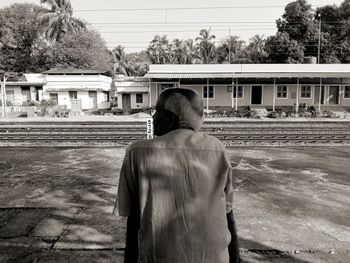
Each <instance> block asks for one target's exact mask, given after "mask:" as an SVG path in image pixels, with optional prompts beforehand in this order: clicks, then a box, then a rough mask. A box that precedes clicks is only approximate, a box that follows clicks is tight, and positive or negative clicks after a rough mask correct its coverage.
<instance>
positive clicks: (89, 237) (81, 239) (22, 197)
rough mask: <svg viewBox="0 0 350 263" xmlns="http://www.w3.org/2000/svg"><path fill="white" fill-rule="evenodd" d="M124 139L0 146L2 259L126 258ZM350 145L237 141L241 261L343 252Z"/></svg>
mask: <svg viewBox="0 0 350 263" xmlns="http://www.w3.org/2000/svg"><path fill="white" fill-rule="evenodd" d="M123 156H124V149H104V148H96V149H86V148H84V149H51V148H41V149H40V148H37V149H32V148H27V149H0V174H1V176H0V262H122V260H123V249H124V247H125V243H124V240H125V219H124V218H121V217H117V216H113V215H112V213H111V212H112V209H113V205H114V200H115V197H116V191H117V183H118V174H119V170H120V167H121V162H122V158H123ZM349 156H350V147H334V148H332V147H329V148H324V147H323V148H317V147H306V148H302V147H297V148H294V147H292V148H287V149H283V148H271V147H270V148H261V147H260V148H244V149H243V148H235V149H233V150H232V151H231V156H230V158H231V161H232V165H233V166H234V176H235V180H234V187H235V202H234V210H235V217H236V221H237V228H238V235H239V240H240V247H241V257H242V259H243V262H250V263H253V262H254V263H255V262H266V263H267V262H276V263H277V262H295V263H307V262H310V263H311V262H312V263H313V262H315V263H316V262H317V263H318V262H321V263H322V262H336V263H337V262H341V263H342V262H344V263H345V262H346V263H347V262H349V257H350V178H349V176H348V171H349V169H350V164H349V162H348V157H349Z"/></svg>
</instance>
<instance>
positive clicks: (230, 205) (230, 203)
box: [225, 151, 233, 213]
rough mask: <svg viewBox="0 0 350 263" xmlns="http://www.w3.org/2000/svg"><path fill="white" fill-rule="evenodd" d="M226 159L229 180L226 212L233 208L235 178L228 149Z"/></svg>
mask: <svg viewBox="0 0 350 263" xmlns="http://www.w3.org/2000/svg"><path fill="white" fill-rule="evenodd" d="M225 159H226V163H227V180H226V185H225V196H226V213H230V212H231V211H232V208H233V185H232V183H233V179H232V176H233V175H232V167H231V162H230V159H229V157H228V153H227V151H225Z"/></svg>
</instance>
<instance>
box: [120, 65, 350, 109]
mask: <svg viewBox="0 0 350 263" xmlns="http://www.w3.org/2000/svg"><path fill="white" fill-rule="evenodd" d="M129 81H130V80H129ZM143 81H144V82H146V81H147V82H148V95H149V100H148V107H150V106H154V105H155V103H156V100H157V98H158V96H159V94H160V93H161V92H162V91H163V90H165V89H167V88H172V87H179V88H190V89H193V90H195V91H197V92H198V93H199V94H201V96H202V98H203V105H204V108H205V109H207V110H209V109H214V110H218V109H222V110H230V109H235V110H237V109H238V108H242V107H246V106H250V107H252V108H256V109H258V108H266V109H270V110H275V109H277V108H279V107H283V106H287V107H288V106H289V107H295V108H296V109H298V108H299V107H300V106H301V105H303V106H315V107H318V108H320V109H321V108H322V109H327V110H334V111H346V110H348V109H350V64H208V65H205V64H195V65H171V64H165V65H150V69H149V71H148V73H147V74H146V75H145V76H144V78H143ZM144 86H146V84H144ZM144 89H145V88H144ZM127 90H128V89H127V88H125V89H124V91H123V92H127ZM130 90H132V89H130ZM119 105H122V106H124V105H125V104H123V97H122V98H121V99H120V104H119ZM144 106H145V105H144Z"/></svg>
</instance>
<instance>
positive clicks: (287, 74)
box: [145, 64, 350, 79]
mask: <svg viewBox="0 0 350 263" xmlns="http://www.w3.org/2000/svg"><path fill="white" fill-rule="evenodd" d="M145 77H146V78H157V79H171V78H173V79H185V78H298V77H299V78H346V77H347V78H350V64H194V65H178V64H177V65H172V64H164V65H150V70H149V71H148V73H147V74H146V75H145Z"/></svg>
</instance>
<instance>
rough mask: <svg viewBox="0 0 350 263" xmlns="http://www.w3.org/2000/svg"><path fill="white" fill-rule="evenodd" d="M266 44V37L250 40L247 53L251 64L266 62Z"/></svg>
mask: <svg viewBox="0 0 350 263" xmlns="http://www.w3.org/2000/svg"><path fill="white" fill-rule="evenodd" d="M265 42H266V39H265V38H264V35H255V36H253V37H252V38H251V39H249V45H248V47H247V53H248V56H249V62H250V63H263V62H264V61H265V59H266V58H267V52H266V50H265Z"/></svg>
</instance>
